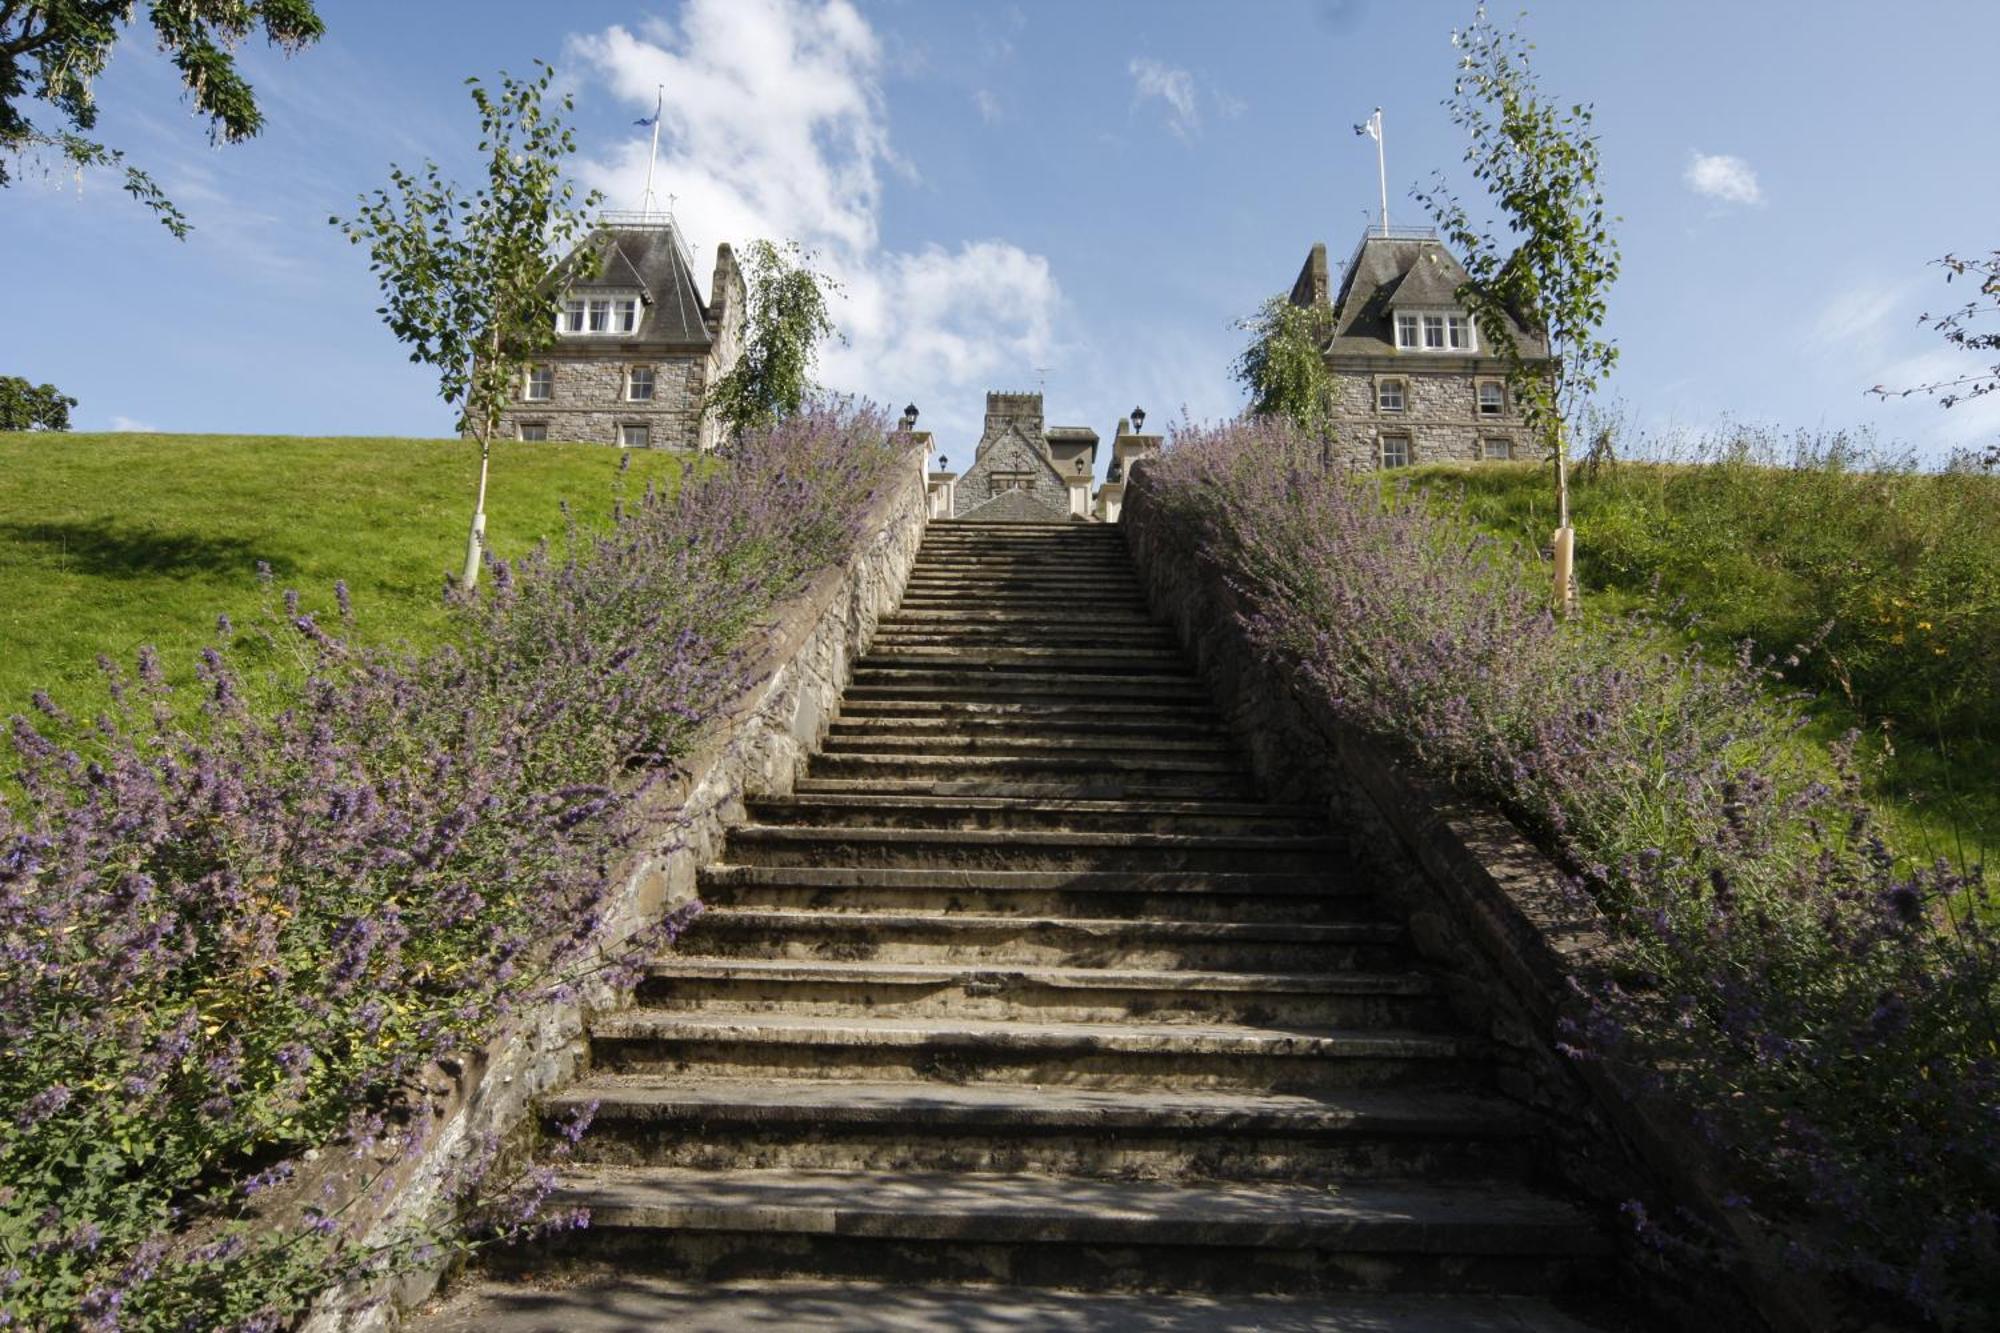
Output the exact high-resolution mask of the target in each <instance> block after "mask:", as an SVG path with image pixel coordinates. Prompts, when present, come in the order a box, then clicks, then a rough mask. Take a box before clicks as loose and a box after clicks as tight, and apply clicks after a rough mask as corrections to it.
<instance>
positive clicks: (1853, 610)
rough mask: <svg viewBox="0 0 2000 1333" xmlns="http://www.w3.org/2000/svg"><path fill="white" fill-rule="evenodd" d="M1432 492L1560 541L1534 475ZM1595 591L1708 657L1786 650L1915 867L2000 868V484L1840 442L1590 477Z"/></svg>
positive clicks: (1584, 547) (1520, 468)
mask: <svg viewBox="0 0 2000 1333" xmlns="http://www.w3.org/2000/svg"><path fill="white" fill-rule="evenodd" d="M1413 476H1414V480H1415V481H1416V483H1417V484H1418V485H1420V486H1423V487H1425V488H1427V489H1429V490H1431V491H1433V492H1436V493H1438V494H1440V495H1448V496H1449V497H1451V498H1452V499H1453V500H1454V501H1456V500H1459V499H1461V498H1462V500H1463V502H1464V504H1465V508H1466V510H1467V512H1468V513H1470V514H1471V516H1472V517H1473V518H1475V519H1476V520H1477V521H1478V522H1479V523H1480V524H1482V525H1483V526H1484V527H1485V528H1486V529H1487V530H1489V531H1491V532H1493V533H1495V534H1498V535H1500V536H1503V537H1506V538H1508V539H1510V540H1519V541H1522V542H1524V543H1527V544H1529V545H1531V546H1541V545H1545V544H1546V543H1547V541H1548V534H1549V531H1550V530H1551V529H1552V528H1553V527H1554V491H1553V486H1552V484H1551V482H1550V478H1549V475H1548V472H1547V469H1546V468H1544V467H1541V466H1538V465H1535V464H1526V463H1522V464H1482V465H1478V466H1472V467H1463V466H1460V467H1449V466H1441V467H1431V468H1424V469H1420V470H1418V471H1417V472H1416V473H1415V474H1413ZM1572 505H1573V509H1574V516H1575V524H1576V529H1577V543H1578V551H1579V554H1578V566H1577V568H1578V575H1579V578H1580V580H1581V581H1582V584H1583V587H1584V589H1585V591H1586V593H1587V594H1588V595H1589V596H1588V604H1589V608H1590V609H1591V610H1592V611H1593V612H1595V611H1605V612H1613V613H1616V612H1621V611H1625V610H1630V609H1632V608H1634V607H1641V606H1643V607H1646V608H1649V609H1653V610H1656V611H1659V612H1662V613H1665V614H1670V615H1673V616H1676V617H1681V616H1691V617H1693V618H1694V619H1695V622H1696V632H1697V634H1698V635H1699V636H1700V637H1701V639H1702V640H1703V642H1705V643H1707V644H1709V645H1711V646H1713V647H1714V648H1715V649H1716V650H1717V651H1725V650H1727V649H1728V648H1730V647H1731V646H1733V645H1734V644H1736V643H1738V642H1740V641H1742V640H1746V639H1747V640H1751V641H1753V642H1755V643H1756V644H1757V645H1758V647H1759V649H1760V651H1762V652H1765V653H1772V654H1776V655H1777V656H1778V657H1779V659H1780V662H1781V664H1782V662H1783V659H1784V658H1785V657H1786V656H1787V655H1789V654H1790V653H1791V652H1792V650H1793V648H1794V646H1795V645H1798V644H1802V643H1804V644H1815V645H1816V646H1815V647H1814V649H1813V651H1811V652H1810V653H1807V654H1804V655H1802V657H1801V659H1800V660H1799V662H1798V663H1797V664H1796V665H1795V666H1785V667H1784V670H1785V675H1786V679H1787V681H1790V682H1794V683H1796V684H1798V685H1801V686H1803V687H1805V688H1806V689H1809V690H1811V691H1812V692H1813V694H1814V696H1815V697H1814V699H1813V701H1812V702H1811V704H1810V712H1811V714H1812V717H1813V719H1814V728H1813V730H1814V734H1815V736H1816V737H1817V738H1818V739H1821V740H1831V739H1834V738H1837V737H1838V736H1839V735H1841V734H1842V733H1843V732H1845V731H1847V730H1848V729H1849V728H1856V729H1859V730H1860V731H1862V732H1863V734H1864V737H1865V740H1864V744H1863V749H1862V755H1863V761H1864V770H1863V771H1864V777H1865V781H1866V783H1867V790H1868V794H1869V795H1870V797H1871V798H1873V799H1874V800H1876V801H1877V802H1878V803H1879V804H1881V805H1883V806H1884V808H1885V811H1886V812H1887V813H1888V814H1889V815H1890V816H1891V818H1892V822H1893V823H1894V824H1895V825H1896V827H1897V831H1898V833H1899V834H1901V835H1902V836H1901V837H1900V839H1899V841H1901V842H1902V843H1903V844H1904V845H1905V847H1906V849H1907V850H1908V851H1909V852H1911V853H1912V854H1914V855H1917V856H1921V857H1929V856H1935V855H1944V856H1948V857H1951V858H1952V859H1954V860H1961V861H1974V860H1979V859H1982V857H1983V858H1984V859H1987V860H1989V861H1990V860H1991V859H1992V856H1993V854H1994V853H1995V852H2000V477H1994V476H1990V475H1979V474H1976V473H1967V472H1946V473H1936V472H1928V473H1927V472H1919V471H1916V470H1915V469H1913V468H1912V467H1910V466H1909V465H1908V464H1907V463H1897V462H1894V461H1884V460H1882V459H1879V458H1873V457H1864V458H1857V457H1856V456H1855V455H1854V454H1853V453H1852V452H1851V451H1849V450H1846V449H1844V448H1842V447H1840V445H1839V443H1838V442H1835V443H1834V444H1833V445H1815V444H1812V443H1810V442H1808V443H1804V444H1786V445H1782V446H1781V445H1778V444H1774V443H1772V442H1770V441H1751V442H1743V441H1734V442H1731V443H1730V444H1728V445H1726V446H1725V445H1717V446H1714V447H1711V448H1710V449H1709V450H1708V451H1706V453H1705V455H1703V456H1701V457H1699V459H1698V461H1694V462H1689V463H1633V462H1625V463H1619V464H1615V465H1613V466H1610V467H1607V468H1603V469H1600V470H1598V471H1596V472H1594V473H1591V472H1586V471H1582V470H1579V472H1578V474H1577V475H1576V477H1575V479H1574V483H1573V487H1572Z"/></svg>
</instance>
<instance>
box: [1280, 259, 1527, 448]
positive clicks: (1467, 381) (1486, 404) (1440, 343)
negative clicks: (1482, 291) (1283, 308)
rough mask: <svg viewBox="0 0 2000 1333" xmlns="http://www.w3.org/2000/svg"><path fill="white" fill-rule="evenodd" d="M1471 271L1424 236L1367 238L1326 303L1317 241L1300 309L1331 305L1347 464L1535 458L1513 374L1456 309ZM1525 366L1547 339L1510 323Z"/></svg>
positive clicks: (1339, 424)
mask: <svg viewBox="0 0 2000 1333" xmlns="http://www.w3.org/2000/svg"><path fill="white" fill-rule="evenodd" d="M1465 280H1466V273H1465V269H1464V268H1463V267H1461V266H1460V264H1459V262H1458V260H1456V259H1455V258H1453V257H1452V255H1451V252H1450V251H1448V250H1446V249H1445V247H1444V244H1443V243H1442V242H1441V241H1439V240H1438V238H1437V233H1436V232H1435V231H1433V230H1432V229H1430V228H1428V227H1421V228H1417V227H1407V228H1405V227H1399V228H1395V229H1393V230H1391V231H1389V232H1388V233H1386V234H1384V233H1383V232H1382V231H1379V230H1372V231H1370V232H1369V233H1368V234H1367V235H1365V236H1363V237H1362V238H1361V243H1360V244H1359V245H1358V246H1356V247H1355V250H1354V257H1353V258H1352V259H1350V260H1349V261H1348V264H1347V271H1346V272H1345V273H1344V274H1343V275H1342V277H1341V280H1340V288H1339V290H1338V292H1335V293H1333V294H1332V295H1331V297H1329V287H1328V275H1327V264H1326V246H1325V244H1324V243H1315V244H1314V246H1313V248H1312V253H1311V254H1310V255H1308V256H1307V258H1306V263H1305V267H1304V268H1303V269H1301V270H1300V271H1299V277H1298V281H1297V282H1296V283H1294V284H1293V286H1292V295H1291V301H1292V304H1294V305H1299V306H1310V305H1327V304H1329V303H1330V304H1331V305H1332V307H1333V333H1332V336H1331V338H1330V339H1329V340H1328V343H1327V348H1326V364H1327V368H1328V370H1330V371H1331V372H1332V374H1333V380H1334V386H1335V401H1334V412H1333V420H1334V450H1335V455H1336V457H1338V458H1339V459H1340V460H1341V461H1343V462H1345V463H1346V464H1347V465H1348V466H1350V467H1357V468H1377V467H1404V466H1408V465H1409V464H1412V463H1436V462H1444V461H1447V460H1461V461H1469V460H1475V459H1504V458H1514V457H1517V456H1518V457H1527V456H1530V454H1531V452H1532V451H1531V449H1530V447H1529V443H1528V440H1527V438H1526V434H1525V432H1524V431H1523V429H1522V422H1521V416H1520V413H1519V412H1518V411H1516V409H1515V404H1514V402H1513V395H1512V394H1511V393H1510V392H1509V390H1508V387H1507V379H1506V365H1505V363H1504V362H1503V361H1502V360H1501V359H1500V358H1499V357H1498V356H1496V355H1494V354H1493V352H1492V349H1490V348H1487V347H1485V346H1482V345H1481V344H1482V341H1483V339H1484V336H1485V335H1484V332H1483V331H1482V330H1481V329H1480V328H1479V327H1478V325H1477V323H1476V322H1475V321H1474V320H1473V318H1472V316H1471V314H1470V313H1468V312H1467V311H1466V310H1465V309H1464V308H1463V307H1462V306H1460V304H1459V302H1458V299H1457V295H1456V294H1457V291H1458V288H1459V286H1460V284H1462V283H1463V282H1465ZM1509 328H1510V331H1511V334H1512V336H1513V338H1514V339H1515V341H1516V344H1517V345H1518V346H1519V347H1520V348H1521V350H1522V352H1523V353H1524V354H1525V355H1526V356H1528V357H1530V358H1540V357H1546V355H1547V347H1546V344H1545V343H1544V342H1543V340H1542V339H1541V337H1540V336H1539V335H1538V334H1536V333H1534V332H1532V331H1530V330H1527V329H1525V328H1523V327H1522V326H1521V324H1520V323H1519V322H1517V321H1509Z"/></svg>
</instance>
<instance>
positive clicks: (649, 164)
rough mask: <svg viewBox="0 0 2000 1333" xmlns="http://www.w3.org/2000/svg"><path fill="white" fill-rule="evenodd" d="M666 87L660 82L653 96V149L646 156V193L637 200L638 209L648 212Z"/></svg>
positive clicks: (650, 208)
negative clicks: (661, 109)
mask: <svg viewBox="0 0 2000 1333" xmlns="http://www.w3.org/2000/svg"><path fill="white" fill-rule="evenodd" d="M666 96H667V87H666V85H665V84H660V85H659V86H658V88H657V91H656V93H655V96H654V98H653V150H652V152H651V153H650V154H649V155H648V156H647V158H646V193H645V195H644V196H643V197H642V198H641V199H640V200H639V211H640V212H641V213H650V212H651V211H652V205H653V164H654V163H656V162H658V161H659V160H660V108H661V106H663V105H664V104H665V102H666Z"/></svg>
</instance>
